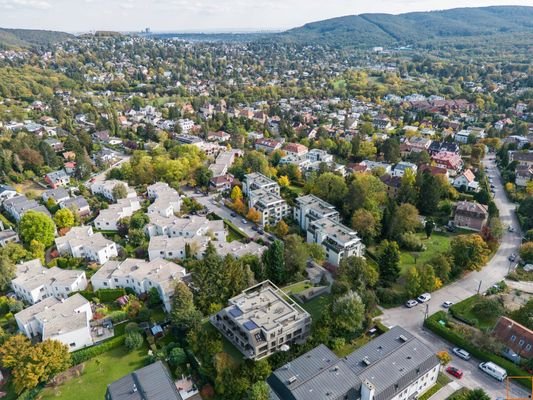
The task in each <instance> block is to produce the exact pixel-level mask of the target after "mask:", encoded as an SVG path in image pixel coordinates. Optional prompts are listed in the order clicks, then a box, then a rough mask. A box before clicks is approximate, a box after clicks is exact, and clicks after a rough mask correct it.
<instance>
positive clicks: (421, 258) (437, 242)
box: [400, 232, 454, 275]
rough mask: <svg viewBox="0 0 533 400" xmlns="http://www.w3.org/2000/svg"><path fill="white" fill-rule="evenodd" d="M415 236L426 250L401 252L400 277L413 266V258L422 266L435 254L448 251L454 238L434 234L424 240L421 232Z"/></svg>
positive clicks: (448, 235) (441, 233)
mask: <svg viewBox="0 0 533 400" xmlns="http://www.w3.org/2000/svg"><path fill="white" fill-rule="evenodd" d="M416 235H417V236H418V237H419V238H420V239H421V240H422V243H423V244H424V246H426V250H425V251H422V252H413V251H404V250H402V252H401V255H400V269H401V274H402V275H403V274H404V273H406V272H407V270H408V268H409V267H413V266H414V265H415V256H416V263H417V264H418V265H422V264H424V263H426V262H427V261H428V260H430V259H431V258H432V257H433V256H435V255H436V254H438V253H443V252H445V251H446V250H448V249H449V247H450V242H451V240H452V238H453V236H454V234H449V233H443V232H434V233H433V234H432V235H431V237H430V238H429V239H426V234H425V233H423V232H421V233H417V234H416Z"/></svg>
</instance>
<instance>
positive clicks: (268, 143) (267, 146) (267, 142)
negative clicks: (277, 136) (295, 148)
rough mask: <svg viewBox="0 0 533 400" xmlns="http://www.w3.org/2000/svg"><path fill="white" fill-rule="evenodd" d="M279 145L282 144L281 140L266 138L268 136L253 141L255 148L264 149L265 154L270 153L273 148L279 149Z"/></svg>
mask: <svg viewBox="0 0 533 400" xmlns="http://www.w3.org/2000/svg"><path fill="white" fill-rule="evenodd" d="M281 145H282V143H281V142H279V141H277V140H274V139H268V138H263V139H257V140H256V141H255V149H256V150H260V151H264V152H265V153H267V154H270V153H272V152H273V151H274V150H279V149H281Z"/></svg>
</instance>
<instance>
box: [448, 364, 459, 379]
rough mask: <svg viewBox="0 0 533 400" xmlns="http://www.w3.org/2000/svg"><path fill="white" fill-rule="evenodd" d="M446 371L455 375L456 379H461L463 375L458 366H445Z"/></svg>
mask: <svg viewBox="0 0 533 400" xmlns="http://www.w3.org/2000/svg"><path fill="white" fill-rule="evenodd" d="M446 372H447V373H449V374H450V375H453V376H455V377H456V378H457V379H461V378H462V377H463V371H461V370H460V369H459V368H455V367H448V368H446Z"/></svg>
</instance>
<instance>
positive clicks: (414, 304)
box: [405, 300, 418, 308]
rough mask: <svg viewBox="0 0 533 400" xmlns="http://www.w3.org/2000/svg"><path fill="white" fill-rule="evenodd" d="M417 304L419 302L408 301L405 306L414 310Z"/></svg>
mask: <svg viewBox="0 0 533 400" xmlns="http://www.w3.org/2000/svg"><path fill="white" fill-rule="evenodd" d="M417 304H418V301H416V300H407V302H406V303H405V306H406V307H407V308H413V307H414V306H416V305H417Z"/></svg>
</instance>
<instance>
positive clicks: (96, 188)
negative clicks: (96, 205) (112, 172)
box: [91, 179, 137, 201]
mask: <svg viewBox="0 0 533 400" xmlns="http://www.w3.org/2000/svg"><path fill="white" fill-rule="evenodd" d="M119 184H122V185H124V187H125V188H126V191H127V195H126V198H128V199H131V198H133V197H137V193H135V190H134V189H133V188H130V187H129V186H128V183H127V182H123V181H118V180H116V179H111V180H108V181H103V182H95V183H93V184H92V185H91V192H92V193H93V194H100V195H102V196H104V197H105V198H106V199H108V200H111V201H115V200H116V199H115V196H114V195H113V189H114V188H115V186H117V185H119Z"/></svg>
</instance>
